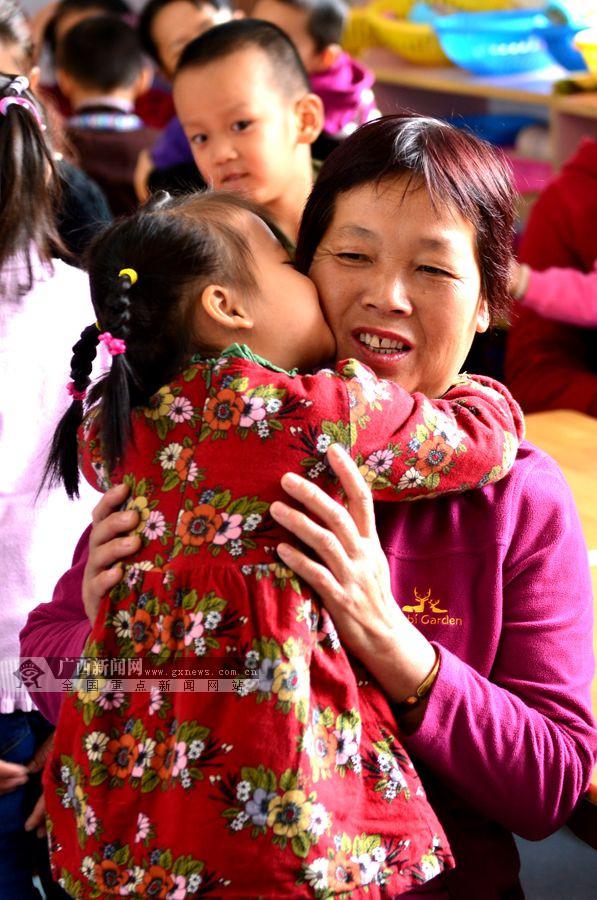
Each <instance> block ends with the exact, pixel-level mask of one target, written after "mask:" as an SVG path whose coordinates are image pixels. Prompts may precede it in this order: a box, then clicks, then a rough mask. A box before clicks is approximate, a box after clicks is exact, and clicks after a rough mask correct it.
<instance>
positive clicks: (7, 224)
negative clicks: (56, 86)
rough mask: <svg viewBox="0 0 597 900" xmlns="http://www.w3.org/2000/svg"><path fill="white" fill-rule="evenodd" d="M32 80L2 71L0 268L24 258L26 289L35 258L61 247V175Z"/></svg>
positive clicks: (24, 289) (0, 285)
mask: <svg viewBox="0 0 597 900" xmlns="http://www.w3.org/2000/svg"><path fill="white" fill-rule="evenodd" d="M28 84H29V83H28V81H27V79H26V78H25V77H24V76H17V75H5V74H3V73H0V106H1V112H0V273H1V272H2V270H3V269H4V266H5V264H6V262H7V261H8V260H9V259H11V258H13V257H15V256H19V257H21V258H22V259H24V261H25V263H26V265H27V281H26V283H22V284H20V285H19V289H20V291H21V292H22V293H27V292H28V291H29V290H31V286H32V284H33V261H34V257H35V256H37V257H39V258H40V259H41V260H42V261H43V262H46V263H47V262H49V261H50V259H51V257H52V253H53V251H55V250H56V248H61V249H62V242H61V240H60V238H59V236H58V231H57V228H56V220H55V214H54V202H55V199H56V197H57V195H58V193H59V189H58V177H57V174H56V169H55V166H54V160H53V157H52V152H51V149H50V147H49V146H48V143H47V141H46V138H45V134H44V128H45V124H44V123H45V113H44V109H43V107H42V105H41V104H40V102H39V100H37V98H36V97H35V96H34V95H33V94H32V92H31V91H30V90H29V88H28ZM0 277H1V276H0ZM3 294H4V285H3V283H2V281H0V296H2V295H3Z"/></svg>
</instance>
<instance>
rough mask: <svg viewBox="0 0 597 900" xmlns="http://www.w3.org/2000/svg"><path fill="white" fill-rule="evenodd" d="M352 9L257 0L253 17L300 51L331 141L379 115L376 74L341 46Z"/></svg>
mask: <svg viewBox="0 0 597 900" xmlns="http://www.w3.org/2000/svg"><path fill="white" fill-rule="evenodd" d="M348 9H349V7H348V3H346V2H345V0H257V2H256V4H255V6H254V7H253V11H252V13H251V15H252V16H253V17H254V18H255V19H265V21H267V22H273V24H274V25H277V26H278V27H279V28H281V29H282V31H284V32H285V34H287V35H288V37H289V38H290V39H291V41H292V43H293V44H294V46H295V47H296V49H297V50H298V53H299V56H300V58H301V59H302V61H303V65H304V66H305V69H306V70H307V73H308V75H309V80H310V82H311V90H312V91H313V93H315V94H318V95H319V96H320V97H321V99H322V101H323V108H324V110H325V122H324V126H323V136H324V137H327V138H337V139H339V138H343V137H346V135H347V134H351V133H352V132H353V131H355V130H356V129H357V128H358V127H359V125H363V124H364V123H365V122H370V121H371V120H372V119H376V118H377V117H378V116H379V115H380V112H379V110H378V109H377V106H376V103H375V96H374V94H373V83H374V81H375V76H374V74H373V72H371V71H370V70H369V69H367V68H365V66H363V65H362V64H361V63H360V62H357V61H356V60H355V59H352V58H351V57H350V56H349V55H348V53H345V52H344V51H343V50H342V47H341V44H340V42H341V39H342V32H343V31H344V27H345V25H346V17H347V15H348ZM314 153H315V156H316V158H318V159H319V158H322V157H320V156H318V154H317V149H316V148H315V149H314Z"/></svg>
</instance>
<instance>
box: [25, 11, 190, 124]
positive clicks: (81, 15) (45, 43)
mask: <svg viewBox="0 0 597 900" xmlns="http://www.w3.org/2000/svg"><path fill="white" fill-rule="evenodd" d="M103 15H112V16H118V17H119V18H121V19H124V20H125V21H126V22H128V23H129V24H131V22H133V21H134V19H135V16H134V13H133V10H132V9H131V7H130V6H129V4H128V2H126V0H59V2H51V3H49V4H47V5H46V6H44V7H42V8H41V9H39V10H38V12H37V13H36V14H35V16H33V19H32V28H33V30H34V35H35V40H36V43H37V44H38V53H40V52H42V51H45V52H46V53H47V56H48V59H47V62H48V63H50V64H51V70H52V71H54V68H55V60H56V54H57V52H58V49H59V47H60V44H61V43H62V41H63V40H64V38H65V37H66V35H67V34H68V32H69V31H70V29H71V28H73V27H74V26H75V25H78V24H79V22H82V21H83V19H90V18H93V17H94V16H103ZM42 71H43V66H42ZM46 74H47V73H46ZM51 80H52V81H53V79H51ZM42 83H43V89H44V94H45V96H46V97H50V98H51V99H52V103H53V104H54V106H55V107H56V109H57V110H58V111H59V112H60V113H61V115H63V116H64V117H66V118H67V117H68V116H70V115H71V114H72V112H73V110H72V108H71V106H70V104H69V102H68V99H67V98H66V97H65V96H64V94H63V93H62V92H61V91H60V89H59V87H58V86H57V85H56V84H53V83H50V84H47V83H46V80H45V78H42ZM135 112H136V113H137V115H138V116H139V117H140V118H141V119H142V120H143V121H144V122H145V124H146V125H148V126H150V127H151V128H163V127H164V126H165V125H166V124H167V122H169V121H170V119H171V118H172V116H173V115H174V109H173V106H172V98H171V96H170V93H169V91H166V90H164V88H163V87H160V86H159V85H157V84H154V85H152V86H151V88H150V89H149V90H148V91H146V92H145V93H143V94H142V95H141V96H139V97H138V98H137V102H136V104H135Z"/></svg>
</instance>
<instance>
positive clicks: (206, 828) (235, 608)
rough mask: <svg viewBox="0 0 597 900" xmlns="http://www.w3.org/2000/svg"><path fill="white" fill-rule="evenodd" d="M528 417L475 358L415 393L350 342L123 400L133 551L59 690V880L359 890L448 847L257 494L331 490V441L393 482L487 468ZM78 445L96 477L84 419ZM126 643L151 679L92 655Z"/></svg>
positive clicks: (447, 858) (380, 709) (402, 886)
mask: <svg viewBox="0 0 597 900" xmlns="http://www.w3.org/2000/svg"><path fill="white" fill-rule="evenodd" d="M521 435H522V425H521V419H520V415H519V411H518V408H517V407H516V404H514V402H513V401H512V399H511V398H510V396H509V394H508V392H507V391H506V390H505V389H504V388H502V387H501V386H500V385H496V384H494V383H492V382H490V381H489V380H488V379H470V378H467V377H463V378H461V379H460V380H459V383H458V384H457V385H455V386H454V387H453V388H452V389H451V390H450V391H449V392H448V394H447V395H446V396H445V398H443V399H442V400H436V401H430V400H428V399H426V398H425V397H423V396H421V395H414V396H410V395H409V394H407V393H406V392H404V391H403V390H402V389H401V388H399V387H398V386H396V385H391V384H388V383H386V382H380V381H377V380H376V379H375V378H374V376H373V375H372V373H371V372H370V371H369V370H367V369H365V368H364V367H362V366H360V365H359V364H358V363H356V362H354V361H351V360H349V361H346V362H343V363H340V364H339V365H338V367H337V370H336V371H335V372H332V371H325V372H322V373H319V374H318V375H315V376H293V375H291V374H288V373H283V372H280V371H277V370H274V368H273V367H272V368H266V367H264V366H262V365H260V364H259V363H258V362H256V361H255V360H254V359H252V358H250V354H248V353H244V354H241V355H238V354H230V355H223V356H222V357H221V358H220V359H218V360H212V361H209V362H202V361H195V362H193V363H192V364H191V365H190V366H189V368H188V369H187V370H186V371H184V372H183V373H182V374H181V375H180V377H178V378H177V379H176V380H175V381H174V382H173V383H172V384H170V385H167V386H164V387H163V388H161V389H160V390H159V391H158V392H157V393H156V394H155V396H154V397H153V398H152V401H151V403H150V404H149V405H148V406H147V407H146V408H144V409H139V410H136V411H135V413H134V416H133V440H132V441H131V444H130V447H129V449H128V451H127V453H126V455H125V458H124V460H123V463H122V467H121V469H120V470H119V471H118V472H116V473H115V474H114V480H120V479H123V478H124V480H125V481H126V482H127V483H128V484H129V485H130V487H131V499H130V501H129V506H130V507H134V508H135V509H137V511H138V512H139V515H140V522H139V525H138V528H137V531H138V532H139V534H140V536H141V539H142V549H141V550H140V551H139V552H138V553H137V554H135V556H134V557H132V558H131V559H130V560H129V561H127V564H126V566H125V568H124V575H123V578H122V580H121V582H120V583H119V584H118V585H117V586H116V588H114V589H113V590H112V592H111V594H110V595H109V596H108V597H106V598H104V601H103V604H102V607H101V609H100V612H99V614H98V617H97V620H96V623H95V625H94V628H93V631H92V634H91V636H90V639H89V641H88V644H87V646H86V655H87V657H88V664H89V665H91V666H92V668H93V667H95V671H94V675H95V677H94V678H93V679H88V678H84V679H80V680H78V681H76V682H75V683H74V685H73V689H72V691H70V692H69V693H68V694H67V695H66V697H65V701H64V703H63V708H62V712H61V717H60V721H59V724H58V728H57V731H56V737H55V744H54V749H53V753H52V756H51V758H50V760H49V763H48V766H47V768H46V773H45V789H46V803H47V811H48V822H49V833H50V846H51V853H52V865H53V871H54V875H55V877H56V878H57V879H58V880H60V882H61V884H62V885H63V886H64V887H65V889H66V890H67V891H68V892H69V893H70V894H71V895H72V896H74V897H77V898H88V897H89V898H99V897H107V896H135V895H136V896H138V895H141V896H143V897H160V898H168V900H183V898H195V897H203V896H213V897H238V898H241V897H242V898H251V897H255V898H257V897H260V896H262V897H268V898H269V897H315V898H325V900H327V898H330V897H342V898H346V900H348V898H350V897H364V896H368V897H371V898H372V900H373V898H377V897H381V896H388V895H391V896H394V895H397V894H400V893H402V892H404V891H407V890H408V889H409V888H412V887H413V886H414V885H417V884H421V883H423V882H425V881H427V880H429V879H431V878H434V877H435V876H436V875H438V874H439V873H440V872H441V871H442V870H443V869H444V868H445V867H450V866H452V865H453V859H452V856H451V853H450V850H449V847H448V845H447V842H446V838H445V835H444V834H443V831H442V828H441V825H440V823H439V821H438V820H437V818H436V817H435V814H434V812H433V810H432V809H431V807H430V805H429V803H428V801H427V799H426V797H425V793H424V790H423V787H422V785H421V782H420V780H419V778H418V776H417V773H416V771H415V770H414V767H413V765H412V762H411V761H410V759H409V757H408V754H407V753H406V751H405V749H404V748H403V746H402V745H401V743H400V741H399V739H398V734H397V725H396V722H395V721H394V719H393V716H392V713H391V709H390V706H389V704H388V703H387V701H386V700H385V698H384V696H383V695H382V693H381V692H380V690H379V689H378V687H377V686H376V685H375V684H374V683H373V681H372V680H371V679H370V678H369V677H368V675H367V673H366V672H365V671H364V670H362V669H361V668H360V667H359V666H358V665H357V664H356V663H355V662H354V660H351V659H350V657H349V655H348V654H347V652H346V651H345V650H344V648H343V647H342V646H341V643H340V641H339V638H338V635H337V633H336V631H335V629H334V626H333V623H332V621H331V619H330V617H329V615H328V614H327V612H326V611H325V609H324V608H323V607H322V605H321V603H320V601H319V600H318V598H317V597H316V596H314V595H313V593H312V592H311V591H310V590H309V589H308V587H307V586H306V585H305V584H303V583H302V582H301V581H300V580H299V579H298V578H297V577H296V575H295V574H294V573H293V572H292V571H291V570H289V569H286V568H285V567H283V566H281V565H280V564H279V562H278V561H277V559H276V555H275V547H276V544H277V543H278V542H279V541H280V540H283V539H284V538H285V533H284V531H283V529H281V528H280V527H279V526H278V525H277V524H276V523H275V522H274V521H273V519H271V517H270V516H269V514H268V511H269V507H270V504H271V503H272V502H273V501H274V500H276V499H283V498H284V493H283V491H282V489H281V487H280V484H279V481H280V477H281V475H282V474H283V473H284V472H286V471H289V470H294V471H296V472H299V473H303V474H305V475H307V476H308V477H309V478H312V479H313V480H314V481H317V482H318V483H319V484H321V485H322V486H323V487H324V489H325V490H326V491H328V492H329V493H330V494H331V495H332V496H334V497H336V498H340V492H339V489H338V485H337V484H336V482H335V481H334V480H333V478H332V477H331V472H330V470H329V468H328V465H327V462H326V451H327V449H328V447H329V446H330V444H331V443H332V442H334V441H338V442H340V443H342V444H343V445H344V446H345V447H347V448H348V449H349V450H350V452H351V453H352V455H353V457H354V458H355V460H356V462H357V464H358V465H359V467H360V469H361V472H362V473H363V475H364V477H365V479H366V480H367V482H368V483H369V484H370V486H371V489H372V491H373V492H374V495H375V499H376V500H377V499H379V500H387V501H395V500H402V499H415V498H420V497H425V496H427V497H429V496H432V495H435V494H438V493H441V492H445V491H454V490H464V489H466V488H467V487H474V486H476V485H479V484H485V483H487V482H488V481H492V480H495V479H497V478H500V477H502V476H503V475H504V474H506V472H507V471H508V470H509V468H510V467H511V465H512V463H513V460H514V456H515V453H516V450H517V447H518V442H519V440H520V438H521ZM81 459H82V466H83V469H84V471H85V474H86V475H87V477H88V478H89V479H90V480H92V481H93V482H94V483H98V484H99V485H100V486H101V487H103V488H106V487H108V486H109V484H110V479H109V477H108V475H107V472H106V469H105V466H104V463H103V459H102V453H101V441H100V438H99V435H98V433H97V428H96V426H95V421H94V418H93V416H90V417H89V418H88V420H87V424H86V426H85V429H84V433H83V436H82V442H81ZM232 658H234V660H236V661H237V662H238V661H239V660H240V663H241V666H242V670H243V672H245V673H248V674H247V675H246V677H243V678H239V679H237V680H236V681H235V682H234V685H233V687H234V689H233V690H232V691H230V692H222V693H219V692H215V691H214V692H199V693H194V692H192V691H190V690H189V691H186V692H185V691H175V690H171V689H170V685H171V683H172V682H171V678H172V677H174V676H172V672H173V669H172V665H173V664H174V665H175V666H180V667H182V666H183V665H184V666H185V667H189V669H191V668H192V667H194V666H199V665H201V664H202V663H203V664H206V663H209V664H210V666H216V667H217V666H220V667H221V668H222V671H225V667H226V666H227V665H228V664H229V662H230V660H231V659H232ZM127 659H135V660H138V659H142V660H143V663H144V664H145V665H148V666H152V667H153V670H154V671H157V672H158V673H162V674H163V679H162V682H161V683H160V688H155V687H153V688H152V690H151V692H147V691H143V690H139V691H135V692H131V691H128V692H127V691H124V690H121V689H119V685H118V683H117V682H116V683H115V680H114V679H113V678H110V677H108V673H107V672H106V661H107V660H110V661H111V663H113V662H114V660H116V661H119V660H120V661H122V662H123V663H124V662H125V661H126V660H127ZM169 679H170V680H169Z"/></svg>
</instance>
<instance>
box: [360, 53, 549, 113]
mask: <svg viewBox="0 0 597 900" xmlns="http://www.w3.org/2000/svg"><path fill="white" fill-rule="evenodd" d="M362 61H363V63H364V64H365V65H366V66H369V68H371V69H373V71H374V72H375V76H376V78H377V79H378V80H379V81H381V82H383V83H384V84H393V85H401V86H403V87H409V88H415V89H417V90H421V91H436V92H437V93H443V94H459V95H461V96H466V97H484V98H486V99H494V100H509V101H512V102H514V103H532V104H540V105H542V106H549V105H550V103H551V100H552V89H553V83H554V81H557V80H558V79H560V78H564V77H565V76H566V72H565V70H564V69H562V68H561V67H560V66H556V65H554V66H551V67H550V68H549V69H542V70H541V71H539V72H529V73H524V74H521V75H500V76H489V75H487V76H482V75H471V74H470V73H469V72H465V71H464V69H459V68H458V67H457V66H441V67H437V68H427V67H425V66H415V65H410V64H409V63H406V62H402V61H401V60H400V59H399V58H398V57H397V56H396V55H395V54H394V53H392V52H391V50H386V49H384V48H381V47H379V48H376V49H374V50H369V51H367V53H365V54H364V55H363V57H362Z"/></svg>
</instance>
